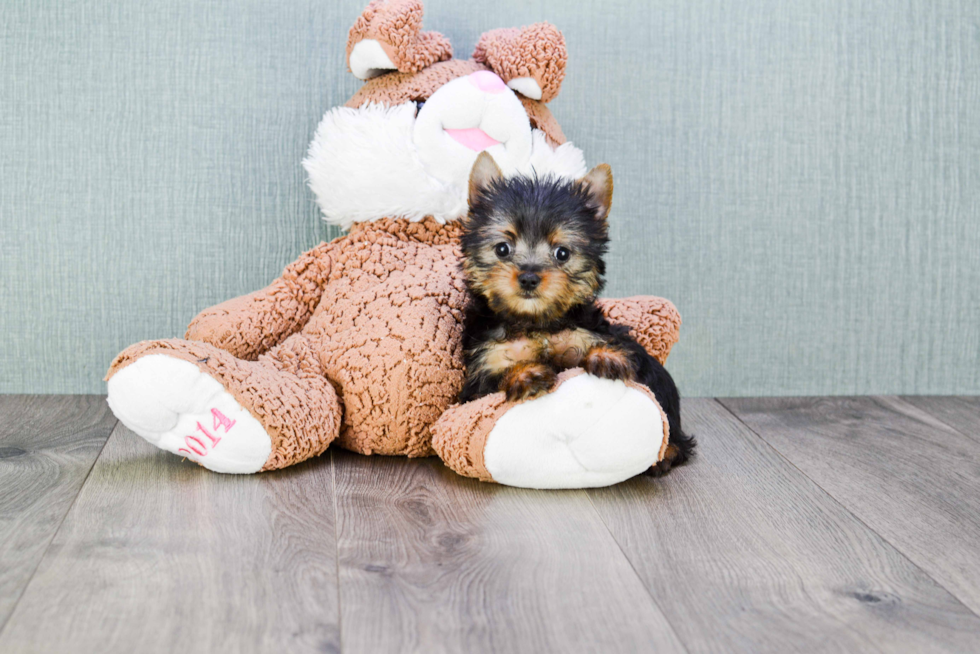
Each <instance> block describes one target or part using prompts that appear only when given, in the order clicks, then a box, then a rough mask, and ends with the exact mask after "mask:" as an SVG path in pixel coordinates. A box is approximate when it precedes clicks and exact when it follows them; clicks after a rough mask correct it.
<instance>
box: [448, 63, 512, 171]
mask: <svg viewBox="0 0 980 654" xmlns="http://www.w3.org/2000/svg"><path fill="white" fill-rule="evenodd" d="M495 77H496V76H495ZM446 134H449V136H450V137H451V138H452V139H453V140H455V141H456V142H457V143H459V144H461V145H464V146H466V147H467V148H469V149H470V150H475V151H477V152H483V151H484V150H486V149H487V148H489V147H493V146H494V145H497V144H498V143H500V141H498V140H497V139H495V138H493V137H491V136H490V135H489V134H487V133H486V132H484V131H483V130H482V129H480V128H479V127H470V128H469V129H447V130H446Z"/></svg>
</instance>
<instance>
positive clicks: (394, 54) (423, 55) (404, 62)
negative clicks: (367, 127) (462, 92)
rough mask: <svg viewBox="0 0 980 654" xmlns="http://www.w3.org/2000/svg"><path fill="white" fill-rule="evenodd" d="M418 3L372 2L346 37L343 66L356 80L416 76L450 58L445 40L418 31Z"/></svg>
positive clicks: (408, 0) (409, 0)
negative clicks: (398, 74)
mask: <svg viewBox="0 0 980 654" xmlns="http://www.w3.org/2000/svg"><path fill="white" fill-rule="evenodd" d="M422 11H423V6H422V2H421V0H387V1H386V0H373V1H372V2H371V4H369V5H368V6H367V8H365V9H364V12H363V13H362V14H361V15H360V17H359V18H358V19H357V21H356V22H355V23H354V26H353V27H351V28H350V33H349V34H348V35H347V67H348V68H349V69H350V71H351V72H352V73H354V75H355V76H357V77H358V78H360V79H365V80H366V79H370V78H372V77H377V76H378V75H382V74H384V73H387V72H388V71H392V70H397V71H399V72H402V73H417V72H418V71H420V70H422V69H423V68H425V67H427V66H430V65H432V64H434V63H435V62H437V61H444V60H446V59H452V58H453V47H452V46H451V45H450V44H449V39H447V38H446V37H445V36H443V35H442V34H440V33H439V32H422V31H421V29H422Z"/></svg>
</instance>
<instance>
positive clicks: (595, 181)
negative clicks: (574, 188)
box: [578, 164, 613, 220]
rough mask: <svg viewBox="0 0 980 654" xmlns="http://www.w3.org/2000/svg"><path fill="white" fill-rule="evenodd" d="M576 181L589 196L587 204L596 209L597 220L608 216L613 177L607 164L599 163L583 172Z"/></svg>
mask: <svg viewBox="0 0 980 654" xmlns="http://www.w3.org/2000/svg"><path fill="white" fill-rule="evenodd" d="M578 183H579V184H580V185H581V186H582V188H583V189H585V192H586V193H587V194H588V197H589V206H590V207H592V208H593V209H595V210H596V217H597V218H598V219H599V220H606V219H607V218H608V217H609V208H610V207H611V206H612V194H613V178H612V168H610V167H609V164H599V165H598V166H596V167H595V168H593V169H592V170H590V171H589V172H587V173H586V174H585V177H583V178H582V179H580V180H579V181H578Z"/></svg>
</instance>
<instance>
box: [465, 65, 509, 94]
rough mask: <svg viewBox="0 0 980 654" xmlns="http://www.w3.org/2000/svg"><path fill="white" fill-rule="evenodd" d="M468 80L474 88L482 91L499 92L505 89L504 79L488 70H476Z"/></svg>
mask: <svg viewBox="0 0 980 654" xmlns="http://www.w3.org/2000/svg"><path fill="white" fill-rule="evenodd" d="M470 81H471V82H473V85H474V86H476V88H478V89H480V90H481V91H483V92H484V93H501V92H503V91H506V90H507V85H506V84H504V80H502V79H500V78H499V77H497V76H496V75H494V74H493V73H491V72H490V71H489V70H478V71H476V72H475V73H473V74H472V75H470Z"/></svg>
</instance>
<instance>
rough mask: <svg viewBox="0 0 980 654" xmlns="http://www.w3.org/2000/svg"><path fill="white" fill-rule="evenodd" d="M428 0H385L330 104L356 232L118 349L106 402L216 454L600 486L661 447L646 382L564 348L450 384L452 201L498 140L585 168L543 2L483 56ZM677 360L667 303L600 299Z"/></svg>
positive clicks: (264, 466) (343, 210) (337, 171)
mask: <svg viewBox="0 0 980 654" xmlns="http://www.w3.org/2000/svg"><path fill="white" fill-rule="evenodd" d="M421 22H422V4H421V2H419V0H389V1H388V2H384V1H382V0H375V1H374V2H372V3H371V4H370V5H369V6H368V7H367V9H365V10H364V13H363V14H362V15H361V16H360V17H359V18H358V20H357V22H356V23H355V24H354V27H353V28H352V29H351V30H350V36H349V39H348V43H347V56H348V63H349V66H350V69H351V71H352V72H353V73H354V74H355V75H356V76H358V77H359V78H361V79H365V80H367V81H366V83H365V84H364V86H363V87H362V88H361V89H360V90H359V91H358V92H357V93H356V94H355V95H354V97H353V98H351V100H350V101H349V102H348V103H347V105H346V107H338V108H335V109H332V110H330V111H328V112H327V113H326V115H325V116H324V117H323V120H322V122H321V123H320V126H319V128H318V129H317V132H316V136H315V138H314V140H313V143H312V144H311V145H310V150H309V156H308V158H307V159H306V160H305V161H304V166H305V167H306V170H307V172H308V174H309V179H310V186H311V188H312V189H313V191H314V193H315V194H316V197H317V201H318V203H319V205H320V207H321V209H322V210H323V213H324V216H325V217H326V219H327V220H328V221H330V222H331V223H333V224H336V225H340V226H342V227H344V228H347V229H349V230H350V231H349V233H348V234H347V235H345V236H343V237H341V238H338V239H336V240H334V241H332V242H330V243H323V244H321V245H319V246H317V247H316V248H314V249H313V250H310V251H309V252H307V253H305V254H303V255H302V256H301V257H300V258H299V259H298V260H297V261H295V262H294V263H292V264H290V265H289V266H287V267H286V269H285V271H284V272H283V274H282V276H281V277H280V278H279V279H277V280H275V281H274V282H272V284H270V285H269V286H268V287H266V288H265V289H263V290H261V291H257V292H255V293H252V294H249V295H246V296H243V297H239V298H235V299H233V300H229V301H227V302H224V303H222V304H219V305H217V306H215V307H212V308H210V309H206V310H204V311H203V312H202V313H201V314H200V315H198V316H197V317H196V318H195V319H194V320H193V321H192V322H191V324H190V326H189V328H188V330H187V335H186V340H179V339H172V340H157V341H145V342H142V343H137V344H136V345H133V346H131V347H129V348H127V349H126V350H125V351H123V352H122V353H121V354H119V356H118V357H116V359H115V360H114V361H113V362H112V365H111V367H110V369H109V373H108V376H107V381H108V393H109V405H110V406H111V407H112V410H113V411H114V412H115V414H116V415H117V416H118V417H119V419H120V420H121V421H122V422H123V424H125V425H126V426H127V427H129V428H130V429H132V430H133V431H134V432H136V433H137V434H139V435H140V436H142V437H143V438H145V439H146V440H148V441H149V442H151V443H153V444H154V445H156V446H157V447H160V448H162V449H165V450H167V451H170V452H173V453H174V454H177V455H179V456H184V457H187V458H189V459H191V460H193V461H196V462H198V463H199V464H201V465H202V466H204V467H206V468H208V469H210V470H214V471H217V472H231V473H251V472H259V471H263V470H275V469H277V468H282V467H284V466H288V465H292V464H294V463H297V462H299V461H303V460H305V459H308V458H310V457H312V456H316V455H318V454H321V453H322V452H323V451H324V450H325V449H326V448H327V447H328V446H329V445H330V444H331V443H333V442H335V441H336V443H337V444H338V445H340V446H341V447H345V448H347V449H350V450H354V451H356V452H360V453H362V454H391V455H393V454H400V455H407V456H430V455H432V454H434V453H438V454H439V456H441V457H442V459H443V461H445V463H446V464H447V465H448V466H450V467H451V468H452V469H454V470H455V471H457V472H459V473H460V474H463V475H467V476H471V477H478V478H480V479H483V480H486V481H497V482H500V483H504V484H510V485H515V486H526V487H534V488H571V487H586V486H603V485H608V484H613V483H616V482H619V481H622V480H624V479H627V478H629V477H631V476H633V475H635V474H638V473H640V472H642V471H643V470H645V469H647V468H649V467H650V466H651V465H653V464H655V463H656V462H657V461H659V460H660V459H661V458H662V457H663V452H664V449H665V448H666V445H667V439H668V433H667V422H666V420H665V418H664V416H663V412H662V410H661V408H660V406H659V405H658V404H657V402H656V401H655V399H654V397H653V395H652V394H651V393H650V392H649V391H648V390H647V389H646V388H645V387H642V386H639V385H636V384H632V383H623V382H618V381H610V380H605V379H599V378H597V377H593V376H591V375H588V374H585V373H583V372H582V371H581V370H572V371H568V372H566V373H563V374H562V375H561V377H560V384H559V385H558V386H557V387H556V388H555V390H554V391H553V392H552V393H550V394H548V395H546V396H544V397H540V398H537V399H534V400H530V401H526V402H523V403H520V404H508V403H507V402H505V400H504V397H503V395H502V394H496V395H490V396H487V397H484V398H481V399H480V400H478V401H475V402H472V403H469V404H465V405H456V404H455V398H456V395H457V393H458V392H459V389H460V386H461V383H462V379H463V367H462V352H461V345H460V336H461V321H462V315H463V307H464V305H465V303H466V294H465V288H464V284H463V280H462V272H461V270H460V266H459V257H460V248H459V227H458V225H457V222H456V221H457V220H458V219H459V218H460V217H461V216H463V215H465V213H466V211H467V203H466V198H467V177H468V174H469V171H470V168H471V167H472V164H473V162H474V160H475V159H476V156H477V154H478V153H479V152H481V151H483V150H487V151H488V152H489V153H490V154H491V155H493V157H494V159H495V160H496V162H497V163H498V165H499V166H500V167H501V169H502V170H503V171H504V173H505V174H507V175H514V174H537V175H554V176H558V177H562V178H568V179H576V178H578V177H581V176H582V175H584V174H585V172H586V167H585V162H584V159H583V156H582V153H581V151H579V150H578V149H576V148H575V147H574V146H572V144H571V143H567V142H566V141H565V137H564V135H563V134H562V131H561V128H560V127H559V126H558V123H557V122H556V121H555V119H554V117H553V116H552V115H551V113H550V111H549V110H548V108H547V107H546V106H545V104H544V103H545V102H547V101H549V100H551V99H552V98H554V97H555V95H557V93H558V90H559V87H560V85H561V82H562V79H563V78H564V74H565V62H566V52H565V43H564V39H563V37H562V35H561V33H560V32H558V31H557V30H556V29H555V28H554V27H553V26H551V25H548V24H537V25H532V26H529V27H524V28H522V29H502V30H494V31H491V32H488V33H486V34H484V35H483V37H482V38H481V39H480V41H479V43H478V44H477V47H476V50H475V52H474V53H473V59H471V60H468V61H464V60H457V59H452V48H451V46H450V44H449V42H448V40H447V39H446V38H445V37H444V36H442V35H441V34H438V33H435V32H422V31H420V28H421ZM603 310H604V311H605V312H606V314H607V316H608V317H609V318H610V319H611V320H612V321H614V322H619V323H622V324H626V325H629V326H630V328H631V330H632V333H633V335H634V336H635V337H636V338H637V339H638V340H639V341H640V342H641V343H642V344H643V346H644V347H645V348H646V349H648V350H649V351H650V352H651V354H653V355H654V356H656V357H657V358H658V359H660V360H661V361H663V359H664V358H666V356H667V353H668V352H669V350H670V348H671V346H672V345H673V344H674V343H675V342H676V340H677V334H678V328H679V324H680V319H679V317H678V315H677V312H676V311H675V309H674V307H673V305H671V304H670V303H669V302H668V301H666V300H663V299H660V298H654V297H634V298H627V299H621V300H604V301H603Z"/></svg>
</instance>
